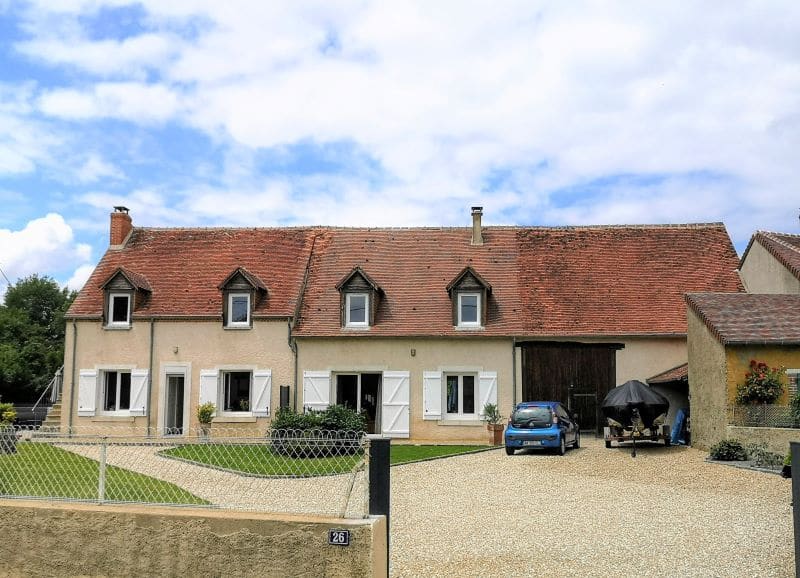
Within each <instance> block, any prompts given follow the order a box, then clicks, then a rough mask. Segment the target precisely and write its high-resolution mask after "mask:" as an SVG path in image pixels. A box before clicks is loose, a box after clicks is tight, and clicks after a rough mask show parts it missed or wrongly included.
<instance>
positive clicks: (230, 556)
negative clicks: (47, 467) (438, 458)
mask: <svg viewBox="0 0 800 578" xmlns="http://www.w3.org/2000/svg"><path fill="white" fill-rule="evenodd" d="M331 528H343V529H347V530H350V546H346V547H345V546H332V545H329V544H328V530H329V529H331ZM0 536H2V540H0V574H2V575H3V576H6V575H10V576H77V575H80V576H181V577H183V576H208V577H212V576H331V577H334V576H342V577H350V576H381V577H382V576H386V521H385V518H383V517H373V518H369V519H366V520H349V519H348V520H342V519H338V518H325V517H315V516H288V515H287V516H281V515H274V514H262V513H250V512H234V511H227V510H226V511H223V510H206V509H194V508H158V507H145V506H127V505H126V506H117V505H114V506H100V505H90V504H73V503H61V502H39V501H21V500H0Z"/></svg>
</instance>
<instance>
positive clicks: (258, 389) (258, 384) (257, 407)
mask: <svg viewBox="0 0 800 578" xmlns="http://www.w3.org/2000/svg"><path fill="white" fill-rule="evenodd" d="M271 396H272V371H271V370H269V369H257V370H256V371H254V372H253V415H254V416H257V417H269V401H270V397H271Z"/></svg>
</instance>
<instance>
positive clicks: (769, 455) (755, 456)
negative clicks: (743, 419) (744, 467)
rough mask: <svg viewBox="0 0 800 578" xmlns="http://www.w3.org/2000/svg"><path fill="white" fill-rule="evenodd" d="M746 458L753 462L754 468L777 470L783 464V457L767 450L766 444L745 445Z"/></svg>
mask: <svg viewBox="0 0 800 578" xmlns="http://www.w3.org/2000/svg"><path fill="white" fill-rule="evenodd" d="M745 451H746V452H747V456H748V457H749V458H750V460H751V461H752V462H753V465H754V466H757V467H759V468H772V469H777V468H779V467H780V466H781V463H782V462H783V457H782V456H781V455H780V454H776V453H774V452H771V451H769V450H768V449H767V444H765V443H760V442H753V443H749V444H747V447H746V448H745Z"/></svg>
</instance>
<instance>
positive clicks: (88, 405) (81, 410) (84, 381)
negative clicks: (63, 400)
mask: <svg viewBox="0 0 800 578" xmlns="http://www.w3.org/2000/svg"><path fill="white" fill-rule="evenodd" d="M96 405H97V370H95V369H81V371H80V377H79V381H78V416H80V417H89V416H93V415H94V413H95V406H96Z"/></svg>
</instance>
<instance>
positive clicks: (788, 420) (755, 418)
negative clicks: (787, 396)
mask: <svg viewBox="0 0 800 578" xmlns="http://www.w3.org/2000/svg"><path fill="white" fill-rule="evenodd" d="M728 424H730V425H736V426H741V427H779V428H800V420H798V419H797V418H796V417H795V416H794V415H793V413H792V408H791V406H788V405H774V404H767V403H763V404H758V405H729V406H728Z"/></svg>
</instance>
